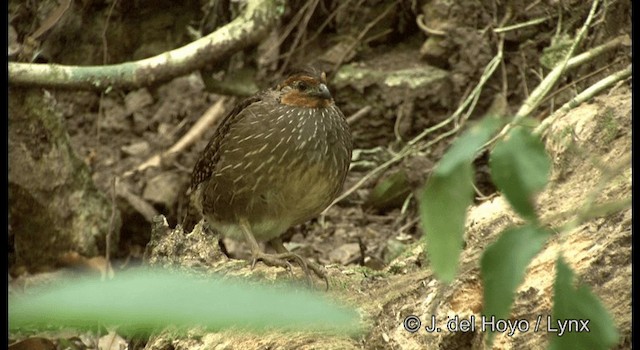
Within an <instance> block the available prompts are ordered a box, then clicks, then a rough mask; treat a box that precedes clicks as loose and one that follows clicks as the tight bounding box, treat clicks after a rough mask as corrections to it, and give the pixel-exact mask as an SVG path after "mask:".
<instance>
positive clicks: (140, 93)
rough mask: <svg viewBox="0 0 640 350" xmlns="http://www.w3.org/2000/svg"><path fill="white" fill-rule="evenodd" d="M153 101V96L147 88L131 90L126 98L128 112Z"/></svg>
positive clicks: (135, 110) (132, 111)
mask: <svg viewBox="0 0 640 350" xmlns="http://www.w3.org/2000/svg"><path fill="white" fill-rule="evenodd" d="M152 103H153V97H152V96H151V94H150V93H149V91H147V89H144V88H143V89H140V90H136V91H132V92H130V93H129V94H128V95H127V96H126V97H125V98H124V104H125V106H126V107H127V113H129V114H132V113H134V112H137V111H139V110H140V109H142V108H144V107H146V106H148V105H150V104H152Z"/></svg>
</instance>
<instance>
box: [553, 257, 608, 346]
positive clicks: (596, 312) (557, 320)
mask: <svg viewBox="0 0 640 350" xmlns="http://www.w3.org/2000/svg"><path fill="white" fill-rule="evenodd" d="M556 270H557V275H556V283H555V286H554V288H553V289H554V294H555V295H554V300H553V322H552V324H551V325H549V327H548V328H549V330H551V331H552V332H554V334H551V344H550V347H549V348H550V349H554V350H555V349H593V350H598V349H610V348H611V347H612V346H613V345H615V344H617V343H618V331H617V330H616V328H615V323H614V322H613V319H612V318H611V316H610V315H609V313H608V312H607V309H605V308H604V306H603V305H602V303H601V302H600V300H599V299H598V297H596V296H595V295H593V293H591V291H589V289H588V288H587V287H585V286H580V287H578V288H574V287H573V271H572V270H571V268H570V267H569V266H567V264H566V263H565V262H564V261H563V259H562V258H561V257H558V260H557V263H556ZM562 323H564V325H565V332H564V333H563V334H562V335H560V334H561V333H560V325H561V324H562ZM585 323H586V324H585ZM569 325H572V326H573V327H572V329H571V330H570V331H567V330H566V329H567V328H566V327H567V326H569ZM585 326H586V328H584V327H585ZM552 329H553V330H552Z"/></svg>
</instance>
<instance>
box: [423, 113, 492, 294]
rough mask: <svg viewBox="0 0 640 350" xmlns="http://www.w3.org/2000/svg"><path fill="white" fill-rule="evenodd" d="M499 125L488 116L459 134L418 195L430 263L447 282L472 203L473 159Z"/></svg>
mask: <svg viewBox="0 0 640 350" xmlns="http://www.w3.org/2000/svg"><path fill="white" fill-rule="evenodd" d="M498 126H499V121H498V120H497V119H496V118H487V119H485V120H483V121H482V122H481V123H480V124H479V125H477V126H475V127H473V128H471V129H470V130H469V131H468V132H466V133H464V134H463V135H462V136H460V138H459V139H458V140H456V142H454V144H453V145H452V146H451V149H449V151H447V153H446V154H445V155H444V156H443V157H442V159H441V160H440V163H438V165H437V166H436V168H435V169H434V171H433V173H432V174H431V177H430V178H429V180H428V181H427V184H426V185H425V187H424V189H423V191H422V194H421V195H420V197H419V200H420V217H421V220H422V228H423V230H424V231H425V240H426V251H427V253H428V254H429V261H430V266H431V268H432V269H433V271H434V273H435V274H436V275H437V276H438V278H440V279H441V280H443V281H445V282H451V281H452V280H453V278H454V277H455V275H456V270H457V267H458V257H459V256H460V251H461V250H462V240H463V233H464V224H465V217H466V213H467V207H468V206H469V205H471V203H472V202H473V166H472V162H473V158H474V157H475V155H476V153H477V152H478V150H479V149H480V148H481V147H482V146H483V145H484V144H485V143H486V142H487V141H488V140H489V138H490V137H491V136H492V135H493V133H494V132H495V131H496V130H497V128H498Z"/></svg>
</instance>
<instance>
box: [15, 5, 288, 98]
mask: <svg viewBox="0 0 640 350" xmlns="http://www.w3.org/2000/svg"><path fill="white" fill-rule="evenodd" d="M283 6H284V1H283V0H251V1H248V3H247V8H246V10H245V11H244V13H243V14H242V15H241V16H239V17H238V18H236V19H234V20H233V21H232V22H230V23H229V24H227V25H225V26H223V27H221V28H219V29H218V30H216V31H215V32H213V33H211V34H209V35H207V36H205V37H203V38H201V39H198V40H196V41H194V42H192V43H190V44H187V45H185V46H183V47H181V48H178V49H175V50H172V51H169V52H164V53H162V54H160V55H157V56H154V57H150V58H146V59H143V60H139V61H135V62H125V63H120V64H113V65H106V66H86V67H80V66H63V65H57V64H35V63H16V62H9V83H10V84H15V85H30V86H49V87H56V88H74V89H91V90H101V91H102V90H105V89H108V88H118V89H133V88H139V87H142V86H148V85H152V84H157V83H161V82H165V81H168V80H170V79H173V78H175V77H178V76H182V75H185V74H187V73H189V72H192V71H194V70H197V69H200V68H202V67H203V66H205V65H207V64H211V63H212V62H215V61H216V60H219V59H220V58H222V57H225V56H226V55H227V54H228V53H230V52H235V51H238V50H241V49H243V48H245V47H248V46H250V45H252V44H255V43H256V42H258V41H259V40H260V39H262V38H263V37H264V36H265V35H266V34H267V33H269V31H270V30H271V29H272V28H273V26H274V25H275V24H276V23H277V20H278V18H279V16H280V14H281V13H283V11H282V7H283Z"/></svg>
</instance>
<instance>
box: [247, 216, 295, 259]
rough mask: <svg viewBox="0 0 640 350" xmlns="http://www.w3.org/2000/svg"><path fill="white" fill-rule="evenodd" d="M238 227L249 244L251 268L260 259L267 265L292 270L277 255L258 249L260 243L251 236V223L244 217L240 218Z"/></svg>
mask: <svg viewBox="0 0 640 350" xmlns="http://www.w3.org/2000/svg"><path fill="white" fill-rule="evenodd" d="M240 229H241V230H242V233H243V234H244V239H245V241H247V243H248V244H249V249H251V268H252V269H253V268H254V267H255V266H256V262H257V261H258V260H261V261H262V262H264V263H265V264H266V265H269V266H280V267H284V268H285V269H289V270H292V267H291V264H290V263H289V262H288V261H287V260H285V259H283V258H281V257H279V256H278V255H272V254H266V253H264V252H263V251H262V249H260V245H258V241H256V238H255V237H254V236H253V233H252V232H251V225H249V222H248V221H247V220H246V219H240Z"/></svg>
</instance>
